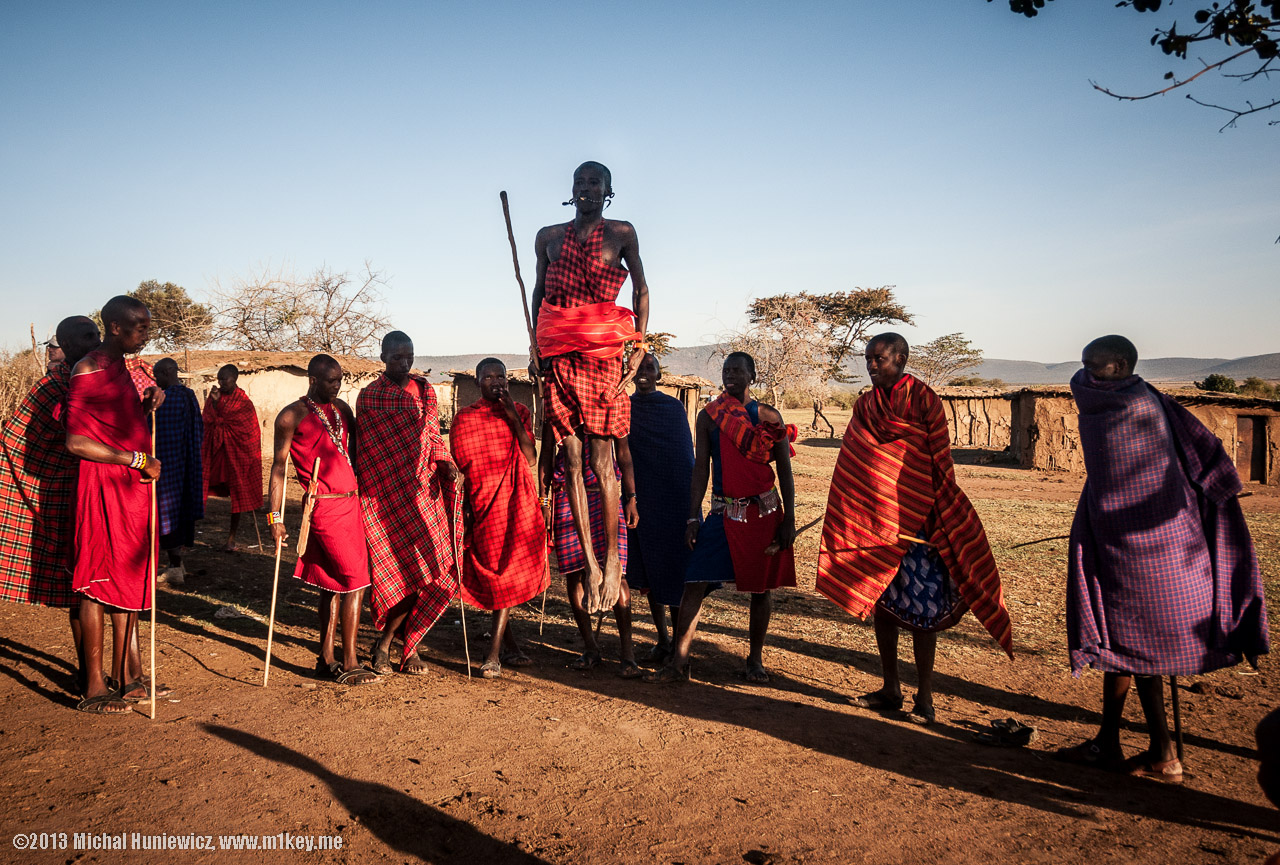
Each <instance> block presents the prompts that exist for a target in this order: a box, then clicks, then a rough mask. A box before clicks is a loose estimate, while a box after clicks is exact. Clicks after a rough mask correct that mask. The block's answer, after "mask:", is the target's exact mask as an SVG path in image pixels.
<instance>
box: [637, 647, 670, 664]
mask: <svg viewBox="0 0 1280 865" xmlns="http://www.w3.org/2000/svg"><path fill="white" fill-rule="evenodd" d="M669 660H671V647H670V646H664V645H661V644H659V645H656V646H654V647H653V648H652V649H650V650H649V651H647V652H645V653H644V654H643V655H641V656H640V666H642V667H661V666H662V665H663V664H665V663H667V661H669Z"/></svg>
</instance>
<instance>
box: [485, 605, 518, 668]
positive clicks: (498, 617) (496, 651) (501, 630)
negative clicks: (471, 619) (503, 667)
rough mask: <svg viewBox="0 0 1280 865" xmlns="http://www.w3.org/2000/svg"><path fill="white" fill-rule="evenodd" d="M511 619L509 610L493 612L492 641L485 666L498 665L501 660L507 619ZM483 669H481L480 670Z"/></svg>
mask: <svg viewBox="0 0 1280 865" xmlns="http://www.w3.org/2000/svg"><path fill="white" fill-rule="evenodd" d="M510 617H511V609H510V608H507V609H505V610H494V611H493V627H492V633H493V639H492V640H490V642H489V657H487V658H485V664H486V665H488V664H499V665H500V662H501V659H502V647H503V644H504V640H505V638H506V634H507V619H509V618H510ZM481 669H483V668H481Z"/></svg>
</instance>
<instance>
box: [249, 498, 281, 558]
mask: <svg viewBox="0 0 1280 865" xmlns="http://www.w3.org/2000/svg"><path fill="white" fill-rule="evenodd" d="M281 507H283V504H282V505H281ZM253 531H254V534H256V535H257V536H258V553H259V554H261V553H262V529H260V528H258V509H257V508H254V509H253Z"/></svg>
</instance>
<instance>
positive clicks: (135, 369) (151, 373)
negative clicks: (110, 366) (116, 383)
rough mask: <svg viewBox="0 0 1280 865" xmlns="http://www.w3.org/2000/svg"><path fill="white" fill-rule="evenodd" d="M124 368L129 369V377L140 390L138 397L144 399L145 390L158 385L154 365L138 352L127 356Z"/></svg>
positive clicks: (137, 389) (138, 390) (136, 388)
mask: <svg viewBox="0 0 1280 865" xmlns="http://www.w3.org/2000/svg"><path fill="white" fill-rule="evenodd" d="M124 368H125V369H127V370H128V371H129V378H130V379H132V380H133V387H134V389H135V390H136V391H137V392H138V399H142V392H143V391H144V390H146V389H147V388H149V387H155V386H156V374H155V370H154V369H153V368H152V365H151V364H149V363H147V362H146V361H145V360H143V359H142V358H140V357H138V356H137V355H136V354H130V355H126V356H125V359H124Z"/></svg>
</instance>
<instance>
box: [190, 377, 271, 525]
mask: <svg viewBox="0 0 1280 865" xmlns="http://www.w3.org/2000/svg"><path fill="white" fill-rule="evenodd" d="M201 419H202V420H203V421H204V442H203V443H202V445H201V451H202V453H201V456H202V457H203V459H204V497H205V498H206V499H207V498H209V487H210V486H213V487H214V488H215V489H222V488H223V487H224V486H225V487H226V489H227V492H228V493H230V495H231V510H232V512H233V513H244V512H245V511H253V510H257V509H258V508H260V507H262V427H261V426H260V425H259V424H258V412H257V410H256V409H255V408H254V407H253V403H252V402H251V401H250V400H249V395H248V394H246V393H245V392H244V391H243V390H241V389H240V388H238V387H237V388H236V389H235V390H233V391H232V392H231V393H226V394H224V393H220V394H219V396H218V398H217V399H214V398H213V397H212V396H210V397H209V398H207V399H206V400H205V402H204V411H203V412H201Z"/></svg>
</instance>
